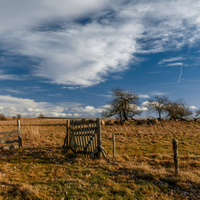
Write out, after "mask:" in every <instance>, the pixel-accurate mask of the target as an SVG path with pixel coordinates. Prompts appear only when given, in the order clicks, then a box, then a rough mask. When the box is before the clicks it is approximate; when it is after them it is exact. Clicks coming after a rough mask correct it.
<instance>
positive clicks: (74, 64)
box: [0, 0, 200, 88]
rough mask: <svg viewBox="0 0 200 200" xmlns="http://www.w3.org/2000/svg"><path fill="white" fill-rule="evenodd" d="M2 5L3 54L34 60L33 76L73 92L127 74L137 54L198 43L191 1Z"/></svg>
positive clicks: (20, 0) (199, 16) (199, 27)
mask: <svg viewBox="0 0 200 200" xmlns="http://www.w3.org/2000/svg"><path fill="white" fill-rule="evenodd" d="M0 3H1V7H0V17H1V19H4V20H1V22H0V43H1V49H3V50H4V51H8V52H10V53H11V54H15V55H16V54H17V55H22V56H27V57H29V58H31V59H32V60H34V61H35V63H36V64H35V66H34V67H32V66H31V69H32V74H33V75H34V76H36V77H41V78H43V79H46V80H48V81H49V82H52V83H56V84H65V85H69V86H72V88H74V87H73V86H79V87H80V86H92V85H94V84H98V83H100V82H102V81H105V80H106V78H107V76H108V75H110V74H111V73H116V72H121V71H124V70H126V69H127V68H128V66H129V64H130V63H131V62H133V63H134V62H138V59H137V58H136V56H135V53H156V52H163V51H166V50H171V49H173V50H174V49H179V48H181V47H183V46H184V45H190V46H192V45H193V44H195V43H196V42H197V41H199V39H200V23H199V21H200V13H199V9H200V2H197V1H194V0H192V1H188V0H182V1H174V0H169V1H159V0H155V1H147V0H142V1H119V0H115V1H114V0H111V1H108V0H96V1H92V0H85V1H78V0H74V1H68V0H67V1H65V0H58V1H53V0H42V1H41V0H35V1H32V2H27V1H25V0H15V1H14V2H13V1H11V0H7V1H3V0H0ZM11 5H12V6H11ZM166 8H167V9H166ZM191 30H192V31H191ZM0 78H1V77H0ZM2 78H3V79H6V78H7V79H9V78H13V77H9V76H7V77H6V76H5V75H4V76H2Z"/></svg>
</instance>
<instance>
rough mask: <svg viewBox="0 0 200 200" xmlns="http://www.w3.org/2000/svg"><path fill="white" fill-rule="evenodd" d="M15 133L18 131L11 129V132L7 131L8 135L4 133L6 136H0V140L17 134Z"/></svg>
mask: <svg viewBox="0 0 200 200" xmlns="http://www.w3.org/2000/svg"><path fill="white" fill-rule="evenodd" d="M17 133H18V131H12V132H11V133H9V134H8V135H6V136H4V137H2V138H0V141H2V140H6V139H7V138H9V137H11V136H13V135H15V134H17Z"/></svg>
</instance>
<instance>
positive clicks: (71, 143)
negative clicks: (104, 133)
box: [63, 119, 107, 158]
mask: <svg viewBox="0 0 200 200" xmlns="http://www.w3.org/2000/svg"><path fill="white" fill-rule="evenodd" d="M63 148H64V149H67V150H68V149H71V150H72V151H73V152H74V153H77V154H82V155H86V156H90V157H93V156H94V157H98V158H100V157H101V155H103V156H104V157H105V153H107V152H106V151H105V149H104V148H103V147H102V145H101V125H100V120H99V119H97V120H95V121H93V120H89V121H87V122H84V121H73V120H67V134H66V137H65V140H64V145H63Z"/></svg>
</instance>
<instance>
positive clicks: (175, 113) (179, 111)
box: [165, 99, 192, 119]
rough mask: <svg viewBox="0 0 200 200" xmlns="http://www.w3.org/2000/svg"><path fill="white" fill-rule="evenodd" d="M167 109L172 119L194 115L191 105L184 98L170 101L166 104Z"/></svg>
mask: <svg viewBox="0 0 200 200" xmlns="http://www.w3.org/2000/svg"><path fill="white" fill-rule="evenodd" d="M165 110H166V112H167V113H168V117H170V119H182V118H184V117H188V116H190V115H192V111H191V110H190V109H189V106H188V105H187V104H186V103H185V102H184V101H183V100H182V99H179V100H178V101H175V102H169V103H168V104H167V105H166V106H165Z"/></svg>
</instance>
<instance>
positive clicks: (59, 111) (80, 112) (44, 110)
mask: <svg viewBox="0 0 200 200" xmlns="http://www.w3.org/2000/svg"><path fill="white" fill-rule="evenodd" d="M0 102H1V107H0V114H4V115H5V116H10V117H11V116H16V115H17V114H20V115H21V116H22V117H38V116H39V115H40V114H43V115H45V116H46V117H99V116H100V115H101V112H102V111H103V110H104V109H105V107H106V106H102V108H95V107H94V106H89V105H88V106H85V107H82V106H80V103H76V102H73V103H72V102H65V103H59V104H52V103H47V102H36V101H34V100H32V99H25V98H17V97H12V96H9V95H0Z"/></svg>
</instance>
